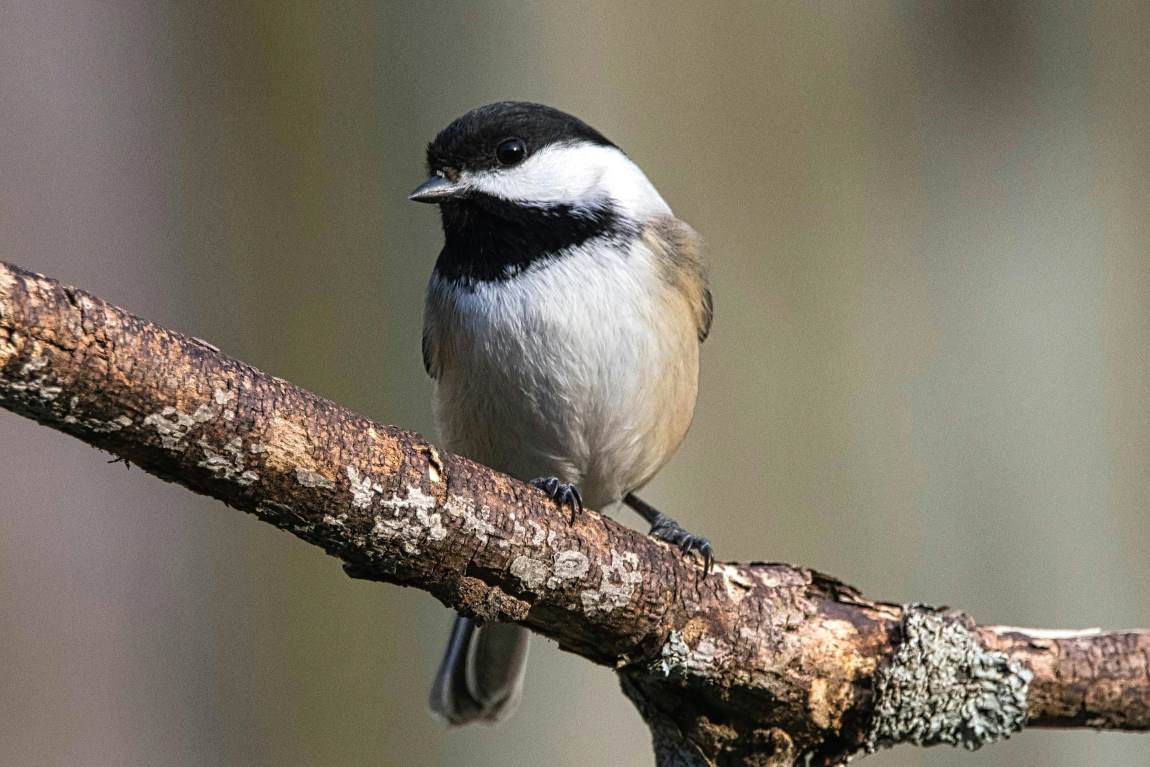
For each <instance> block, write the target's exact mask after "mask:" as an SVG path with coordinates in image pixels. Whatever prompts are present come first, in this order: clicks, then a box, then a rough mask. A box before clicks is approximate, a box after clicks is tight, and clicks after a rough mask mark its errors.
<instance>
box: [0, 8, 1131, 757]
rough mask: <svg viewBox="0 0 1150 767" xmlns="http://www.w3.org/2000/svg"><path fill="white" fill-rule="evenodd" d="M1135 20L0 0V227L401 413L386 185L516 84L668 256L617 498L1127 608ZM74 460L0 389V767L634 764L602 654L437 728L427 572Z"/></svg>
mask: <svg viewBox="0 0 1150 767" xmlns="http://www.w3.org/2000/svg"><path fill="white" fill-rule="evenodd" d="M1148 51H1150V5H1147V4H1142V3H1128V4H1124V3H1098V4H1094V5H1091V4H1085V3H1056V2H1033V3H1022V2H1006V1H1001V0H1000V1H996V2H963V3H948V4H937V3H928V4H919V3H909V2H907V3H881V2H870V3H842V2H835V3H831V2H811V3H804V4H797V3H790V4H776V3H766V2H725V3H722V4H718V5H716V4H709V3H697V2H688V1H687V0H678V1H677V2H671V3H646V2H629V3H626V4H623V3H608V2H598V3H585V2H578V1H574V0H566V1H565V2H562V3H558V2H555V3H539V4H530V5H529V4H525V3H511V2H489V3H466V2H449V3H435V2H418V3H417V2H410V3H369V2H326V3H322V4H320V3H298V4H294V3H273V2H265V3H248V2H242V3H241V2H198V3H179V2H175V1H174V0H165V1H163V2H156V1H148V2H144V1H143V0H140V1H139V2H129V1H128V0H122V1H120V2H78V1H77V2H58V1H55V0H52V1H49V0H23V1H20V0H0V258H3V259H5V260H10V261H12V262H14V263H16V264H19V265H21V266H24V267H27V268H30V269H33V270H36V271H41V272H44V273H46V274H49V275H51V276H53V277H57V278H59V279H61V280H63V281H65V282H68V283H72V284H75V285H78V286H81V287H83V288H86V289H88V290H91V291H92V292H94V293H96V294H97V295H99V296H101V297H103V298H105V299H108V300H110V301H113V302H115V303H118V304H120V305H122V306H125V307H127V308H129V309H130V310H132V311H134V312H136V313H138V314H141V315H143V316H145V317H148V318H150V319H152V320H154V321H157V322H159V323H161V324H164V325H166V326H168V327H171V328H175V329H178V330H181V331H183V332H185V333H189V334H193V335H196V336H200V337H203V338H206V339H209V340H211V341H212V342H214V343H215V344H217V345H218V346H220V347H221V348H222V349H223V350H224V351H226V352H228V353H230V354H232V355H235V356H237V357H240V358H242V359H244V360H246V361H248V362H251V363H253V364H255V365H258V366H260V367H262V368H264V369H265V370H268V371H270V372H272V373H274V374H277V375H280V376H283V377H285V378H288V379H290V380H292V381H294V382H296V383H298V384H301V385H303V386H306V387H308V388H311V389H313V390H315V391H317V392H319V393H320V394H322V395H324V396H327V397H330V398H332V399H334V400H336V401H338V402H340V403H342V404H344V405H347V406H350V407H352V408H354V409H357V410H359V411H360V412H363V413H365V414H367V415H369V416H372V417H374V418H376V419H379V420H381V421H385V422H388V423H394V424H399V425H402V426H405V427H409V428H414V429H417V430H420V431H423V432H425V433H428V434H434V427H433V424H432V421H431V415H430V409H429V401H428V397H429V384H428V381H427V380H426V378H425V375H424V372H423V369H422V365H421V362H420V350H419V349H420V347H419V337H420V314H421V311H422V291H423V287H424V284H425V282H426V279H427V275H428V273H429V271H430V269H431V266H432V264H433V262H434V259H435V256H436V253H437V251H438V248H439V243H440V233H439V224H438V219H437V216H436V214H435V212H434V211H433V210H430V209H428V208H426V207H424V206H419V205H414V204H410V203H408V202H407V201H406V200H405V197H406V194H407V192H408V191H409V190H410V189H411V188H412V187H414V186H415V184H416V183H418V182H419V181H420V180H421V179H422V178H423V149H424V146H425V144H426V142H427V141H428V140H429V139H430V138H431V137H432V136H433V135H434V134H435V132H436V131H437V130H438V129H439V128H441V127H443V126H444V125H445V124H446V123H447V122H449V121H450V120H451V119H453V118H454V117H456V116H457V115H459V114H460V113H462V112H464V111H466V110H467V109H470V108H471V107H474V106H477V105H479V104H482V103H485V102H488V101H493V100H498V99H507V98H516V99H530V100H537V101H543V102H546V103H549V104H553V105H556V106H559V107H561V108H563V109H566V110H568V111H570V112H573V113H574V114H577V115H579V116H581V117H583V118H585V119H586V120H587V121H588V122H590V123H591V124H592V125H594V126H596V127H598V128H599V129H600V130H602V131H603V132H604V133H606V134H607V135H608V136H609V137H611V138H612V139H613V140H614V141H616V142H617V143H618V144H620V145H621V146H622V147H624V148H625V149H627V150H628V152H629V153H630V154H631V156H632V157H633V158H634V159H635V160H636V161H637V162H638V163H639V164H640V165H641V166H642V167H643V168H644V169H645V170H646V171H647V173H648V174H649V175H650V177H651V178H652V179H653V180H654V182H655V183H656V185H657V186H658V187H659V189H660V190H661V191H662V193H663V195H664V196H665V197H666V198H667V200H668V201H669V202H670V203H671V204H672V206H673V207H674V208H675V210H676V212H677V213H678V214H679V215H680V216H681V217H683V218H684V219H686V220H687V221H689V222H691V223H692V224H693V225H694V226H695V227H696V228H698V229H699V230H700V231H701V232H702V233H703V234H704V235H705V236H706V238H707V239H708V242H709V245H710V249H711V258H712V263H713V267H714V278H713V283H714V294H715V306H716V313H715V325H714V331H713V333H712V336H711V339H710V340H709V341H708V342H707V344H706V346H705V347H704V353H703V366H704V368H703V374H702V392H701V398H700V400H699V407H698V412H697V414H696V419H695V424H694V427H693V429H692V431H691V434H690V435H689V437H688V439H687V441H686V443H685V444H684V446H683V448H682V449H681V451H680V452H679V454H678V456H677V457H676V458H675V460H674V461H673V462H672V463H671V464H670V465H669V466H668V467H667V469H666V470H665V471H664V472H663V473H662V474H661V476H660V477H659V478H658V479H657V481H656V482H655V483H654V485H653V487H652V488H651V489H650V490H649V491H648V493H647V495H648V496H649V500H651V501H652V502H654V503H655V504H656V505H658V506H660V507H662V508H663V509H664V510H666V511H668V512H669V513H671V514H672V515H673V516H675V517H676V518H678V519H680V520H681V521H682V522H684V523H685V525H686V526H687V527H688V528H690V529H692V530H697V531H700V532H703V533H705V534H707V535H708V536H710V538H711V540H712V541H713V542H714V543H715V545H716V547H717V549H718V552H719V553H720V555H721V556H722V557H724V558H735V559H751V558H756V559H773V560H786V561H793V562H798V563H802V564H806V565H810V566H814V567H817V568H820V569H823V570H826V571H828V572H831V573H833V574H835V575H837V576H840V577H842V578H844V579H846V580H847V581H848V582H850V583H853V584H855V585H857V586H859V587H860V588H862V589H864V590H865V591H866V592H867V593H868V594H869V595H871V596H874V597H879V598H884V599H889V600H902V601H912V600H913V601H925V602H930V603H935V604H951V605H956V606H961V607H963V608H965V609H968V610H970V611H971V612H972V613H973V614H974V615H975V616H976V617H977V618H978V619H980V620H981V621H983V622H994V623H1010V624H1016V625H1018V624H1020V625H1038V626H1047V627H1088V626H1102V627H1106V628H1124V627H1133V626H1140V625H1141V626H1146V625H1150V558H1148V557H1147V556H1146V551H1147V544H1148V543H1150V514H1148V513H1147V508H1148V505H1150V503H1148V501H1150V396H1148V387H1150V352H1148V350H1150V227H1148V220H1150V219H1148V215H1147V214H1148V212H1150V159H1148V158H1150V99H1148V98H1147V93H1148V91H1150V53H1148ZM106 461H107V456H106V455H102V454H98V453H96V452H95V451H93V450H90V449H89V448H87V447H84V446H83V445H81V444H79V443H78V442H74V441H71V440H70V439H68V438H66V437H64V436H62V435H60V434H57V433H54V432H50V431H47V430H45V429H42V428H40V427H38V426H35V425H34V424H32V423H30V422H28V421H25V420H22V419H20V418H18V417H16V416H14V415H11V414H9V413H6V412H0V477H2V478H3V481H2V482H0V763H3V764H11V765H156V766H163V765H219V764H227V765H265V764H266V765H273V764H274V765H349V766H353V767H354V766H357V765H385V766H386V765H501V766H506V765H586V764H620V765H643V764H650V763H651V761H652V757H651V752H650V746H649V741H648V735H647V732H646V730H645V728H644V727H643V725H642V723H641V722H640V719H639V717H638V715H637V714H636V713H635V712H634V711H633V710H632V709H631V707H630V705H629V704H628V703H627V702H626V701H625V700H624V698H623V697H622V695H621V694H619V693H618V691H617V688H616V684H615V680H614V677H613V675H612V674H611V673H610V672H609V671H606V670H604V669H599V668H593V667H591V666H590V665H589V664H587V663H585V662H583V661H581V660H578V659H575V658H573V657H571V656H567V655H564V654H562V653H560V652H559V651H558V650H556V648H555V647H554V646H553V645H550V644H549V643H547V642H545V641H542V640H536V642H535V645H534V651H533V653H534V654H533V660H532V668H531V670H530V671H531V673H530V674H529V682H528V686H527V691H526V694H525V698H524V702H523V705H522V708H521V710H520V711H519V713H518V715H517V716H516V717H515V718H514V719H512V720H511V721H509V722H507V723H506V724H504V725H503V726H501V727H498V728H496V729H490V728H486V729H482V728H481V729H471V730H466V731H459V732H449V731H447V730H446V729H445V728H444V727H442V726H441V725H440V724H439V723H437V722H435V721H433V720H432V719H431V718H430V716H429V715H428V714H427V712H426V708H425V704H424V701H425V697H426V693H427V688H428V684H429V682H430V679H431V676H432V672H433V670H434V668H435V665H436V663H437V661H438V659H439V653H440V650H441V647H442V643H443V641H444V635H445V631H446V629H447V626H448V624H449V617H450V616H449V614H448V611H447V610H446V609H444V608H443V607H441V606H440V605H439V604H438V603H437V602H435V601H434V600H432V599H431V598H430V597H428V596H426V595H424V594H423V593H420V592H410V591H404V590H400V589H397V588H391V587H385V586H381V585H377V584H368V583H364V582H357V581H352V580H349V579H348V578H346V577H345V576H344V575H343V574H342V572H341V570H340V568H339V566H338V563H337V562H336V561H335V560H333V559H330V558H327V557H325V556H324V555H323V554H322V553H321V552H320V551H319V550H318V549H316V548H313V547H311V546H308V545H306V544H304V543H301V542H298V541H296V540H295V539H293V538H291V537H290V536H286V535H284V534H283V533H281V532H278V531H277V530H275V529H273V528H272V527H270V526H268V525H265V524H262V523H259V522H257V521H256V520H255V519H254V518H250V517H245V516H243V515H241V514H237V513H235V512H234V511H230V510H226V509H224V508H223V507H222V506H220V505H218V504H216V503H214V502H211V501H208V500H206V499H202V498H199V497H195V496H192V495H190V494H189V493H187V492H185V491H184V490H182V489H179V488H176V487H175V486H172V485H167V484H164V483H162V482H161V481H159V480H157V479H154V478H152V477H149V476H147V475H145V474H144V473H143V472H140V471H125V469H124V467H123V466H120V465H109V464H108V463H106ZM865 763H866V764H868V765H870V764H873V765H876V767H877V766H879V765H887V766H888V767H893V766H894V765H908V766H909V765H920V764H931V765H956V766H957V765H966V766H968V767H976V766H979V765H980V766H983V767H986V766H988V765H1051V766H1053V767H1069V766H1070V765H1095V764H1109V765H1150V748H1148V746H1147V740H1146V739H1145V738H1144V737H1141V738H1140V737H1134V736H1121V735H1113V734H1096V733H1089V732H1075V733H1058V732H1042V731H1034V732H1026V733H1023V734H1022V735H1020V736H1017V737H1016V738H1014V739H1013V740H1011V741H1010V742H1009V743H1007V744H1004V745H999V746H995V747H992V748H987V749H984V750H983V751H981V752H979V753H977V754H974V755H971V754H967V753H964V752H957V751H952V750H949V749H932V750H929V751H922V750H916V749H912V748H906V747H904V748H901V749H895V750H892V751H889V752H885V753H883V754H880V755H878V756H876V757H874V758H871V759H869V760H867V761H866V762H865Z"/></svg>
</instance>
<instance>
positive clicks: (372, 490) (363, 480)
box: [346, 465, 383, 509]
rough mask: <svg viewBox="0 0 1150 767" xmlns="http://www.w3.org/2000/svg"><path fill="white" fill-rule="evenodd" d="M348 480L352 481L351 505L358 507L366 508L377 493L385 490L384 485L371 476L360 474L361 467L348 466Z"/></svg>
mask: <svg viewBox="0 0 1150 767" xmlns="http://www.w3.org/2000/svg"><path fill="white" fill-rule="evenodd" d="M346 471H347V480H348V482H350V483H351V505H352V506H353V507H355V508H357V509H366V508H367V507H369V506H371V502H372V500H373V499H374V498H375V495H376V493H382V492H383V485H381V484H380V483H378V482H375V481H373V480H372V479H371V477H365V476H362V475H360V473H359V469H357V468H355V467H354V466H351V465H348V466H347V469H346Z"/></svg>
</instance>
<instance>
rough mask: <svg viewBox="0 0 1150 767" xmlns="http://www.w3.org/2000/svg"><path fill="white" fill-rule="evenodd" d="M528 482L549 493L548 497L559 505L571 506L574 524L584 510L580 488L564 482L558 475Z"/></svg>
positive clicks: (537, 478)
mask: <svg viewBox="0 0 1150 767" xmlns="http://www.w3.org/2000/svg"><path fill="white" fill-rule="evenodd" d="M527 484H529V485H531V486H532V487H536V488H538V489H540V490H542V491H543V492H545V493H547V497H548V498H550V499H551V500H553V501H555V503H557V504H559V506H570V507H571V522H572V524H574V522H575V517H576V516H578V514H579V512H581V511H583V496H581V495H579V488H577V487H575V485H572V484H571V483H569V482H562V481H560V479H559V478H558V477H536V478H535V479H533V480H531V481H530V482H528V483H527Z"/></svg>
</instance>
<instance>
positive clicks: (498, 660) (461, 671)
mask: <svg viewBox="0 0 1150 767" xmlns="http://www.w3.org/2000/svg"><path fill="white" fill-rule="evenodd" d="M530 636H531V635H530V633H529V632H528V631H527V629H525V628H523V627H521V626H517V625H515V624H513V623H488V624H485V625H483V626H478V625H476V623H475V622H474V621H472V620H469V619H467V618H464V617H463V616H461V615H457V616H455V623H454V624H453V625H452V627H451V638H450V639H449V640H448V642H447V650H446V652H445V653H444V655H443V661H442V663H441V664H440V666H439V673H438V674H436V676H435V684H434V685H432V688H431V699H430V705H431V710H432V712H433V713H435V714H436V715H438V716H440V717H442V718H443V719H445V720H447V722H449V723H450V724H468V723H470V722H477V721H482V722H497V721H499V720H500V719H503V718H504V717H506V716H508V715H509V714H511V712H513V711H514V710H515V707H516V705H517V704H518V703H519V694H520V691H521V689H522V687H523V672H524V669H525V668H526V664H527V650H528V642H529V639H530Z"/></svg>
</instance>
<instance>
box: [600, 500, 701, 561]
mask: <svg viewBox="0 0 1150 767" xmlns="http://www.w3.org/2000/svg"><path fill="white" fill-rule="evenodd" d="M623 503H625V504H627V505H628V506H630V507H631V508H632V509H634V510H635V511H637V512H638V513H639V516H641V517H642V518H643V519H645V520H647V522H648V524H650V525H651V532H650V533H649V535H650V536H651V537H652V538H658V539H659V540H660V541H666V542H667V543H669V544H671V545H672V546H678V547H679V550H680V551H682V552H683V553H684V554H688V553H690V552H692V551H697V552H699V556H701V557H702V558H703V577H704V578H706V577H707V576H708V575H710V574H711V571H712V570H713V569H715V552H714V550H713V549H712V548H711V542H710V541H708V540H707V539H706V538H704V537H702V536H700V535H692V534H691V533H688V532H687V531H686V530H684V529H683V526H682V525H680V524H679V523H678V522H676V521H675V520H673V519H671V518H670V517H668V516H667V515H666V514H664V513H663V512H661V511H659V510H658V509H656V508H655V507H654V506H652V505H651V504H649V503H647V502H646V501H644V500H643V499H642V498H639V497H638V496H636V495H635V494H634V493H628V494H627V495H626V496H624V498H623Z"/></svg>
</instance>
